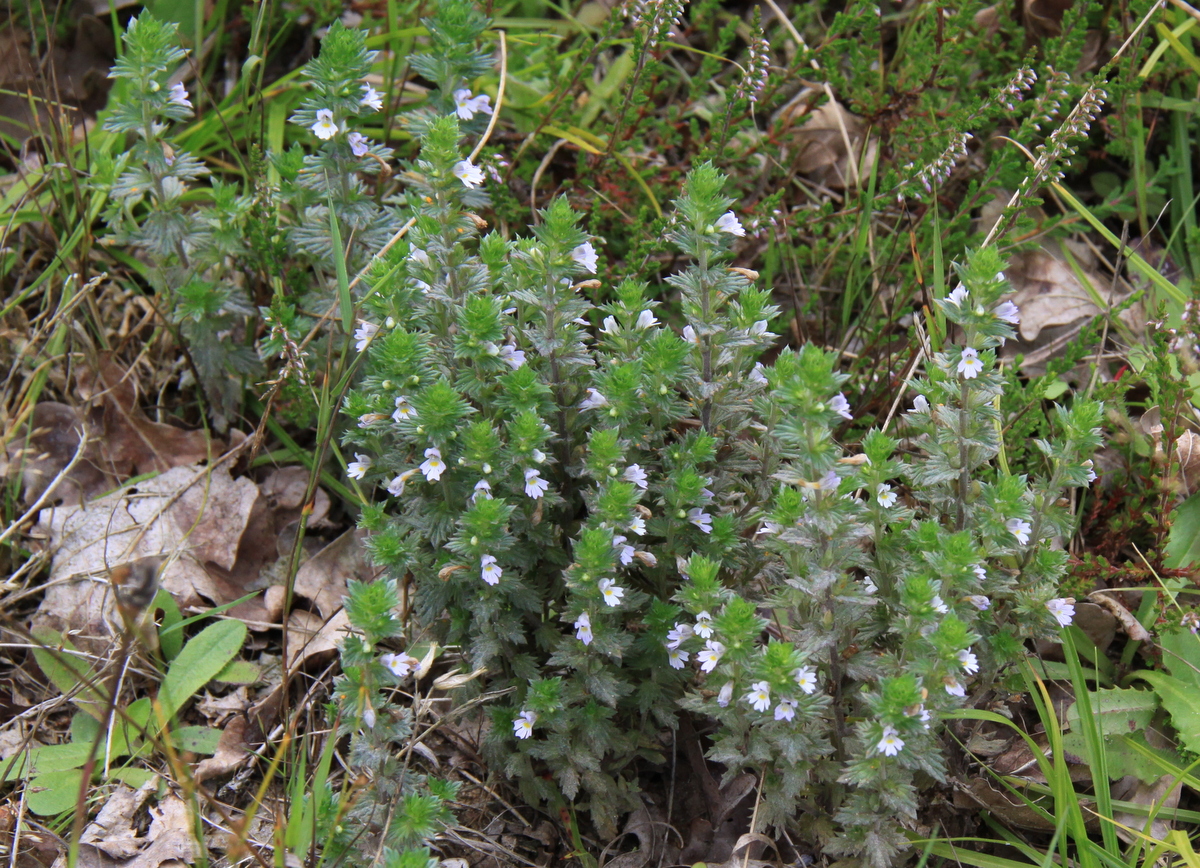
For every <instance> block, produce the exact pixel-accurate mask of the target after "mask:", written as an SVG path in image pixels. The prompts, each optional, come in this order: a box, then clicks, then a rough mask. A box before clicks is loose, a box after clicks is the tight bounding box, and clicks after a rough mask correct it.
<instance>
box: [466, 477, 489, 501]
mask: <svg viewBox="0 0 1200 868" xmlns="http://www.w3.org/2000/svg"><path fill="white" fill-rule="evenodd" d="M481 497H482V498H483V499H484V500H491V499H492V484H491V483H490V482H488V481H487V480H486V479H481V480H479V481H478V482H476V483H475V490H474V492H472V494H471V503H474V502H475V501H477V500H478V499H479V498H481Z"/></svg>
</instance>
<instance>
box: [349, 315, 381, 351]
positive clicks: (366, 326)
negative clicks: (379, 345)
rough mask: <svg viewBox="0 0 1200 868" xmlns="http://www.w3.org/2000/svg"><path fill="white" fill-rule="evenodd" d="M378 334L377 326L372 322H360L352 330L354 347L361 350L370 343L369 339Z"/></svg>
mask: <svg viewBox="0 0 1200 868" xmlns="http://www.w3.org/2000/svg"><path fill="white" fill-rule="evenodd" d="M377 334H379V326H377V325H375V323H373V322H360V323H359V324H358V328H356V329H355V330H354V349H356V350H357V351H358V352H360V353H361V352H362V351H363V350H365V349H366V348H367V345H368V344H370V343H371V339H372V338H374V337H375V335H377Z"/></svg>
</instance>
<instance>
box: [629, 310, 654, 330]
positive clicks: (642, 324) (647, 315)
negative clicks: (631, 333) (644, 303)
mask: <svg viewBox="0 0 1200 868" xmlns="http://www.w3.org/2000/svg"><path fill="white" fill-rule="evenodd" d="M656 325H659V322H658V318H657V317H656V316H655V315H654V311H652V310H644V311H642V312H641V313H639V314H638V318H637V322H635V323H634V324H633V327H634V328H636V329H641V330H643V331H644V330H645V329H648V328H653V327H654V326H656Z"/></svg>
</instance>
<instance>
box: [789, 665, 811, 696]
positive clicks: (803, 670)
mask: <svg viewBox="0 0 1200 868" xmlns="http://www.w3.org/2000/svg"><path fill="white" fill-rule="evenodd" d="M792 677H793V678H795V679H796V683H797V684H799V685H800V689H801V690H803V691H804V692H805V693H809V694H811V693H816V692H817V670H815V669H813V668H812V667H811V666H801V667H800V668H799V669H797V670H796V671H795V672H793V673H792Z"/></svg>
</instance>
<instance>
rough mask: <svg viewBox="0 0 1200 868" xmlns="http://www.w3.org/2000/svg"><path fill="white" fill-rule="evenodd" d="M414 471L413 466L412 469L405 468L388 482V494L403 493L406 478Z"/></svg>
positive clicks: (398, 494)
mask: <svg viewBox="0 0 1200 868" xmlns="http://www.w3.org/2000/svg"><path fill="white" fill-rule="evenodd" d="M416 472H417V471H416V469H415V468H414V469H412V470H405V471H404V472H403V473H401V474H400V475H399V476H397V477H396V478H395V479H393V480H392V481H391V482H389V483H388V485H387V492H388V494H390V495H391V496H392V497H400V495H402V494H404V486H405V485H407V484H408V480H409V479H411V478H412V475H413V474H414V473H416Z"/></svg>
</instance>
